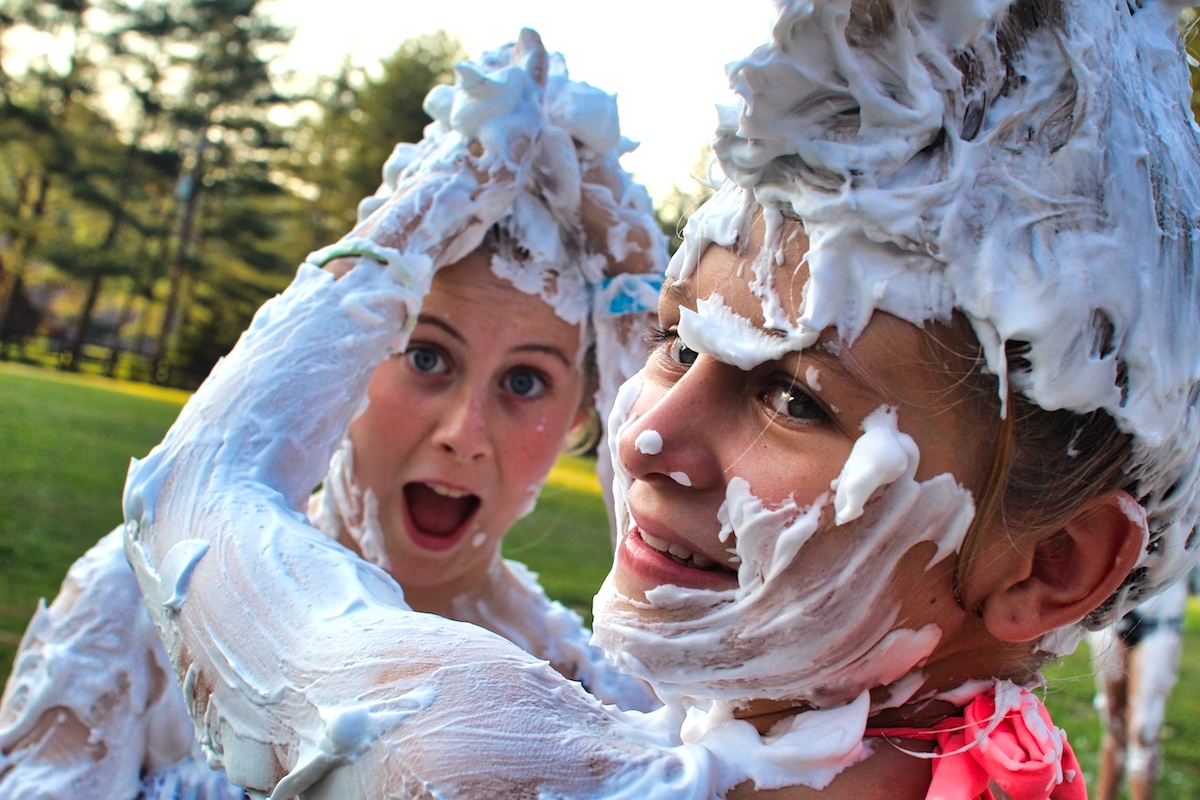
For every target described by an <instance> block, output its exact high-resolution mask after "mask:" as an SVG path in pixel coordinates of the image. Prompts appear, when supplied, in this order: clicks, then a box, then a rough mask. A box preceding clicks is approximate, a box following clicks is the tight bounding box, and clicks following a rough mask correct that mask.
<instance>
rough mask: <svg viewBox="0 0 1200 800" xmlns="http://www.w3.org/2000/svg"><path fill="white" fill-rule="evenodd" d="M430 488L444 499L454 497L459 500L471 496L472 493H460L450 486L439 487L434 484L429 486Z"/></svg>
mask: <svg viewBox="0 0 1200 800" xmlns="http://www.w3.org/2000/svg"><path fill="white" fill-rule="evenodd" d="M429 488H430V489H433V491H434V492H435V493H437V494H440V495H441V496H442V497H453V498H456V499H457V498H459V497H466V496H467V495H469V494H470V492H460V491H459V490H458V489H451V488H450V487H449V486H437V485H435V484H432V483H431V484H429Z"/></svg>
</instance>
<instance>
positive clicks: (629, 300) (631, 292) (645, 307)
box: [593, 272, 663, 317]
mask: <svg viewBox="0 0 1200 800" xmlns="http://www.w3.org/2000/svg"><path fill="white" fill-rule="evenodd" d="M662 285H663V276H662V275H656V274H653V273H646V272H627V273H624V274H621V275H617V276H615V277H612V278H604V279H603V280H601V281H600V283H599V285H598V286H597V287H596V298H595V305H594V306H593V307H594V308H595V313H596V316H598V317H619V316H621V315H622V314H641V313H645V312H647V311H655V310H657V309H658V293H659V292H660V291H662Z"/></svg>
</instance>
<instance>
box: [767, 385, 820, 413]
mask: <svg viewBox="0 0 1200 800" xmlns="http://www.w3.org/2000/svg"><path fill="white" fill-rule="evenodd" d="M763 399H764V400H765V401H766V403H767V405H768V406H770V408H771V410H772V411H774V412H775V413H776V414H778V415H780V416H784V417H788V418H790V419H822V418H824V416H825V410H824V409H822V408H821V406H820V405H818V404H817V401H815V400H813V399H812V398H811V397H809V396H808V395H807V394H805V393H804V392H803V391H801V390H800V387H799V386H797V385H795V384H790V385H784V384H780V385H778V386H774V387H772V388H770V389H768V390H767V392H766V394H765V395H764V396H763Z"/></svg>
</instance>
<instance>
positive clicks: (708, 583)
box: [617, 513, 738, 591]
mask: <svg viewBox="0 0 1200 800" xmlns="http://www.w3.org/2000/svg"><path fill="white" fill-rule="evenodd" d="M630 516H631V517H632V516H633V514H632V513H631V514H630ZM642 532H645V533H648V534H650V535H651V536H654V537H657V538H659V539H664V540H666V541H668V542H672V543H675V544H679V545H681V546H683V547H687V548H688V549H689V550H692V551H693V552H696V553H698V554H699V555H704V556H706V557H708V556H707V554H706V553H700V552H699V551H698V550H696V549H695V548H694V547H692V546H689V545H686V544H684V543H683V541H681V540H680V537H678V536H676V535H675V534H674V533H673V532H672V531H671V530H670V529H668V528H664V527H663V526H660V525H656V524H654V523H652V522H650V521H649V520H645V519H641V520H639V519H634V520H633V523H632V524H631V526H630V528H629V530H628V531H627V532H626V533H625V536H623V537H622V538H621V543H620V545H619V546H618V548H617V564H618V565H619V566H620V568H621V569H622V570H623V571H625V573H626V574H627V575H628V576H629V577H631V578H634V579H635V580H636V582H637V583H638V584H639V585H640V588H642V589H643V591H646V590H649V589H652V588H654V587H656V586H663V585H671V586H682V587H684V588H688V589H708V590H712V591H725V590H728V589H734V588H737V585H738V583H737V573H736V572H733V571H731V570H730V569H729V568H728V567H726V569H721V570H712V569H699V568H697V567H690V566H687V565H686V564H681V563H679V562H678V561H676V560H675V559H673V558H671V557H670V556H668V555H667V554H666V553H662V552H660V551H658V550H655V549H654V548H653V547H651V546H650V545H648V544H646V542H645V541H644V540H643V539H642V537H641V535H640V534H641V533H642ZM713 560H714V561H716V560H715V559H713ZM716 563H717V564H719V565H721V566H726V565H725V563H724V562H723V561H716Z"/></svg>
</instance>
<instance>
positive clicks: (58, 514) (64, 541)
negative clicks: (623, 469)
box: [0, 364, 1200, 800]
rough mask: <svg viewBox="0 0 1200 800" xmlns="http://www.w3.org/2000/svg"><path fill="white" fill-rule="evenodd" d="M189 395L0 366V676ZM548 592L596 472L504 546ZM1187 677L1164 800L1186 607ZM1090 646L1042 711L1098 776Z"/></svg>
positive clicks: (1197, 741)
mask: <svg viewBox="0 0 1200 800" xmlns="http://www.w3.org/2000/svg"><path fill="white" fill-rule="evenodd" d="M183 399H184V395H182V394H181V393H178V392H171V391H168V390H158V389H153V388H150V387H145V386H142V385H139V384H128V383H116V382H113V381H107V380H105V379H103V378H86V377H77V376H64V375H62V374H60V373H56V372H53V371H49V370H36V369H30V368H24V367H20V366H16V365H12V364H0V679H6V678H7V676H8V673H9V671H10V669H11V665H12V658H13V654H14V652H15V649H16V643H17V641H18V639H19V637H20V635H21V632H22V631H23V630H24V628H25V624H26V622H27V621H28V619H29V615H30V614H31V613H32V612H33V609H34V607H35V606H36V604H37V601H38V598H41V597H45V598H47V599H49V598H52V597H53V596H54V595H55V594H56V593H57V591H58V585H59V582H60V581H61V580H62V577H63V575H64V573H65V572H66V569H67V567H68V566H69V565H70V564H71V562H72V561H73V560H74V559H75V558H77V557H78V556H79V555H80V554H82V553H83V551H84V550H86V549H87V548H88V547H90V546H91V545H92V544H93V543H94V542H95V541H96V540H97V539H99V538H100V536H101V535H103V534H104V533H105V532H107V531H108V530H110V529H111V528H113V527H114V526H115V525H117V524H118V523H119V522H120V519H121V510H120V496H121V486H122V484H123V483H124V480H125V470H126V468H127V466H128V464H129V459H130V458H131V457H137V456H141V455H144V454H145V453H146V452H147V451H148V450H149V449H150V448H151V447H152V446H153V445H154V444H155V443H157V442H158V440H159V439H161V438H162V435H163V433H164V432H165V431H166V429H167V427H168V426H169V425H170V423H171V421H172V420H173V419H174V418H175V415H176V414H177V413H178V412H179V407H180V405H181V404H182V402H183ZM505 553H506V555H508V556H510V557H513V558H516V559H519V560H521V561H524V562H526V563H527V564H529V566H530V567H531V568H532V569H534V570H535V571H536V572H538V573H539V574H540V575H541V577H542V583H543V585H544V586H545V587H546V590H547V592H548V593H549V594H550V595H551V596H552V597H555V598H557V599H559V600H561V601H562V602H564V603H566V604H567V605H569V606H571V607H573V608H575V609H576V610H577V611H579V612H580V613H581V614H583V615H584V616H585V618H587V619H590V617H591V598H592V595H593V594H594V593H595V591H596V589H597V588H598V587H599V585H600V582H601V581H602V580H603V578H604V575H605V574H606V573H607V572H608V565H609V561H610V558H611V549H610V546H609V540H608V533H607V522H606V520H605V514H604V509H603V507H602V505H601V503H600V496H599V486H598V485H597V483H596V480H595V477H594V475H593V474H592V471H591V465H590V464H589V463H588V462H586V461H583V460H581V459H572V458H564V459H562V460H561V461H560V462H559V464H558V466H557V467H556V468H555V471H554V472H553V473H552V474H551V479H550V481H549V482H548V483H547V485H546V488H545V489H544V491H543V492H542V496H541V498H540V499H539V501H538V506H537V510H536V511H535V512H534V513H533V514H532V515H531V516H529V517H527V518H526V519H524V520H522V521H521V522H520V523H519V524H518V525H517V527H516V529H514V530H513V531H512V532H511V533H510V534H509V536H508V538H507V539H506V542H505ZM1187 632H1188V637H1189V639H1188V641H1187V643H1186V645H1185V650H1184V660H1183V671H1182V674H1181V676H1180V682H1179V686H1178V687H1177V689H1176V691H1175V695H1174V697H1173V698H1172V705H1171V708H1170V709H1169V711H1168V713H1167V726H1166V730H1165V733H1164V736H1165V740H1166V758H1165V763H1164V768H1163V772H1162V776H1161V778H1160V780H1159V794H1158V797H1159V800H1191V798H1196V797H1200V605H1197V603H1196V601H1195V600H1193V601H1192V605H1191V606H1190V608H1189V615H1188V621H1187ZM1085 651H1086V648H1081V652H1080V653H1076V654H1075V655H1073V656H1071V657H1070V658H1067V659H1064V660H1063V662H1062V663H1060V664H1056V665H1054V666H1052V668H1051V669H1049V670H1047V679H1048V682H1049V684H1050V687H1051V688H1050V690H1049V692H1048V694H1047V699H1046V700H1047V705H1048V706H1049V707H1050V710H1051V712H1052V714H1053V715H1054V720H1055V722H1056V723H1057V724H1058V725H1060V726H1061V727H1063V728H1065V729H1066V730H1067V732H1068V734H1069V736H1070V739H1071V742H1072V743H1073V745H1074V746H1075V749H1076V751H1077V752H1078V753H1079V756H1080V761H1081V762H1082V764H1083V768H1084V771H1085V772H1086V773H1087V775H1088V778H1089V781H1090V782H1093V785H1094V780H1095V775H1096V751H1097V749H1098V745H1099V730H1098V728H1099V726H1098V723H1097V721H1096V716H1095V713H1094V712H1093V711H1092V707H1091V698H1092V680H1091V677H1090V675H1089V673H1088V667H1087V659H1086V655H1085Z"/></svg>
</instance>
